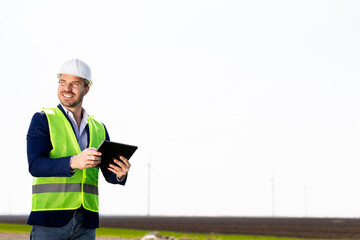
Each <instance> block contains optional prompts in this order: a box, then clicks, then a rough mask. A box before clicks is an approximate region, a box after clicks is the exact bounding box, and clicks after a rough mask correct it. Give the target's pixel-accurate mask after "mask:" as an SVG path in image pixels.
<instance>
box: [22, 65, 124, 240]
mask: <svg viewBox="0 0 360 240" xmlns="http://www.w3.org/2000/svg"><path fill="white" fill-rule="evenodd" d="M58 79H59V86H58V98H59V100H60V104H59V105H58V106H57V107H56V108H44V109H43V111H41V112H37V113H35V114H34V116H33V118H32V120H31V123H30V127H29V131H28V134H27V154H28V162H29V172H30V173H31V175H32V176H33V177H34V180H33V187H32V189H33V194H32V210H31V213H30V216H29V219H28V224H30V225H32V231H31V235H30V238H31V239H32V240H52V239H54V240H55V239H56V240H62V239H86V240H89V239H94V240H95V237H96V228H98V227H99V202H98V201H99V200H98V188H97V186H98V172H99V168H100V169H101V171H102V173H103V175H104V177H105V179H106V181H107V182H109V183H113V184H121V185H124V184H125V182H126V179H127V174H128V171H129V169H130V163H129V162H128V160H127V159H126V158H124V157H120V159H116V160H115V163H116V164H117V165H114V164H112V165H110V166H109V167H106V166H101V167H99V164H100V162H101V153H100V152H98V151H96V149H97V147H98V146H99V144H100V143H101V142H102V141H103V140H110V139H109V134H108V132H107V130H106V128H105V126H104V125H103V124H102V123H100V122H98V121H97V120H95V119H94V118H93V117H92V116H89V115H88V114H87V113H86V111H85V109H83V107H82V103H83V98H84V96H85V95H86V94H87V93H88V92H89V90H90V87H91V85H92V79H91V70H90V68H89V66H88V65H87V64H86V63H84V62H83V61H81V60H79V59H72V60H70V61H67V62H65V63H64V65H63V66H62V67H61V70H60V71H59V73H58ZM120 160H121V161H120Z"/></svg>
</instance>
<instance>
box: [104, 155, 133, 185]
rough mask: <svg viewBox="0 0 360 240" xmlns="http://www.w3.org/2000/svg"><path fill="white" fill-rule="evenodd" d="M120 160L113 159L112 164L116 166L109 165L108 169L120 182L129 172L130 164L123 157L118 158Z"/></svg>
mask: <svg viewBox="0 0 360 240" xmlns="http://www.w3.org/2000/svg"><path fill="white" fill-rule="evenodd" d="M120 160H121V161H120ZM120 160H118V159H114V162H115V163H116V165H114V164H110V165H109V168H108V169H109V170H110V171H112V172H113V173H115V174H116V176H117V177H118V179H120V180H122V179H123V178H124V177H125V176H126V174H127V173H128V172H129V169H130V167H131V164H130V163H129V161H128V160H127V159H126V158H124V157H123V156H121V157H120Z"/></svg>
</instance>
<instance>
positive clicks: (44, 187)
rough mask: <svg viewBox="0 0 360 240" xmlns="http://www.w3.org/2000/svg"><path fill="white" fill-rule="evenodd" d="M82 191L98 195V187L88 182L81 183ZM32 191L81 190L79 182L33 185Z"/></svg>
mask: <svg viewBox="0 0 360 240" xmlns="http://www.w3.org/2000/svg"><path fill="white" fill-rule="evenodd" d="M83 188H84V189H83V191H84V192H85V193H91V194H95V195H99V191H98V187H97V186H93V185H90V184H83ZM32 192H33V193H48V192H81V183H66V184H64V183H49V184H39V185H33V187H32Z"/></svg>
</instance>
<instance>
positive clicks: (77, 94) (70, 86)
mask: <svg viewBox="0 0 360 240" xmlns="http://www.w3.org/2000/svg"><path fill="white" fill-rule="evenodd" d="M84 85H85V82H84V80H83V79H82V78H80V77H76V76H73V75H69V74H62V75H61V78H60V80H59V87H58V97H59V100H60V102H61V104H62V105H64V106H65V107H67V108H76V107H77V106H81V105H82V101H83V98H84V96H85V95H86V94H87V93H88V91H89V87H85V86H84Z"/></svg>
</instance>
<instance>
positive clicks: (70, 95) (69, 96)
mask: <svg viewBox="0 0 360 240" xmlns="http://www.w3.org/2000/svg"><path fill="white" fill-rule="evenodd" d="M62 96H63V97H64V98H72V97H73V96H74V94H72V93H62Z"/></svg>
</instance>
